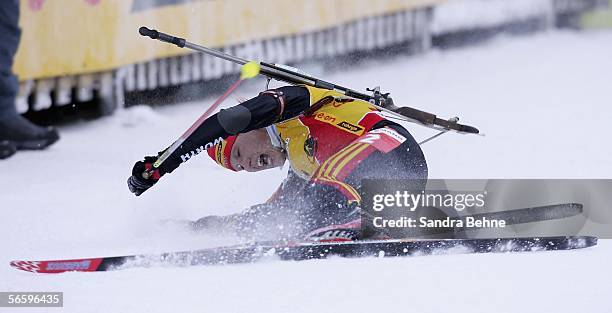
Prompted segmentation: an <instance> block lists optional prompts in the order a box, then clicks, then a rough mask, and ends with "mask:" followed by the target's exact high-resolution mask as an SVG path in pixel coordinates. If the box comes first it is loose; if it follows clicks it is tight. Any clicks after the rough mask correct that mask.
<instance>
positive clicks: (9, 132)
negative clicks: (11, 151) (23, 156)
mask: <svg viewBox="0 0 612 313" xmlns="http://www.w3.org/2000/svg"><path fill="white" fill-rule="evenodd" d="M58 140H59V134H58V132H57V130H55V128H53V127H41V126H37V125H34V124H32V123H31V122H30V121H28V120H27V119H25V118H24V117H22V116H21V115H15V116H10V117H5V118H2V119H0V141H8V142H9V143H10V144H12V145H14V147H15V148H16V149H17V150H41V149H45V148H46V147H48V146H50V145H52V144H53V143H55V142H56V141H58Z"/></svg>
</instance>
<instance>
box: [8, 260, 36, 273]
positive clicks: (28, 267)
mask: <svg viewBox="0 0 612 313" xmlns="http://www.w3.org/2000/svg"><path fill="white" fill-rule="evenodd" d="M40 263H41V262H37V261H11V263H10V265H11V267H13V268H15V269H18V270H21V271H26V272H31V273H39V272H40V270H41V267H40V265H41V264H40Z"/></svg>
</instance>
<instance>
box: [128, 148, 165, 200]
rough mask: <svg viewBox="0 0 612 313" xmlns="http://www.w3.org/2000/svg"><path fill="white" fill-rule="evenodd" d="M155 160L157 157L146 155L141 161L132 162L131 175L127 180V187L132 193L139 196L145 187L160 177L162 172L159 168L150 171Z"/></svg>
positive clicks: (147, 187) (148, 186)
mask: <svg viewBox="0 0 612 313" xmlns="http://www.w3.org/2000/svg"><path fill="white" fill-rule="evenodd" d="M155 161H157V157H152V156H146V157H145V158H144V160H143V161H138V162H136V164H134V168H132V176H130V178H128V181H127V184H128V188H130V191H131V192H132V193H133V194H135V195H137V196H140V195H141V194H142V193H143V192H145V191H147V189H149V188H151V187H153V185H155V184H156V183H157V181H158V180H159V179H160V178H161V177H162V175H163V172H160V170H159V169H155V170H154V171H151V169H152V168H153V163H155Z"/></svg>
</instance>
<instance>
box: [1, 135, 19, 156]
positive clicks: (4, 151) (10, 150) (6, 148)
mask: <svg viewBox="0 0 612 313" xmlns="http://www.w3.org/2000/svg"><path fill="white" fill-rule="evenodd" d="M15 152H17V148H15V145H14V144H12V143H10V142H9V141H6V140H3V141H0V160H1V159H6V158H8V157H10V156H11V155H13V154H15Z"/></svg>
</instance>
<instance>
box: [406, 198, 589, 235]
mask: <svg viewBox="0 0 612 313" xmlns="http://www.w3.org/2000/svg"><path fill="white" fill-rule="evenodd" d="M582 212H583V205H582V204H580V203H561V204H551V205H544V206H537V207H529V208H522V209H514V210H507V211H499V212H487V213H476V214H470V215H465V216H458V217H454V218H453V220H461V221H463V225H466V220H467V219H468V218H473V219H483V218H487V219H491V220H504V221H505V222H506V225H517V224H525V223H535V222H544V221H550V220H557V219H562V218H567V217H572V216H576V215H580V214H582ZM481 228H483V227H470V228H467V227H462V228H459V227H458V228H455V229H451V230H448V229H444V228H441V229H431V230H429V231H428V232H427V233H423V231H422V230H419V229H412V230H407V231H405V232H404V233H403V234H404V235H405V236H409V237H418V236H429V235H433V234H452V233H455V232H457V231H473V230H478V229H481Z"/></svg>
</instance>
